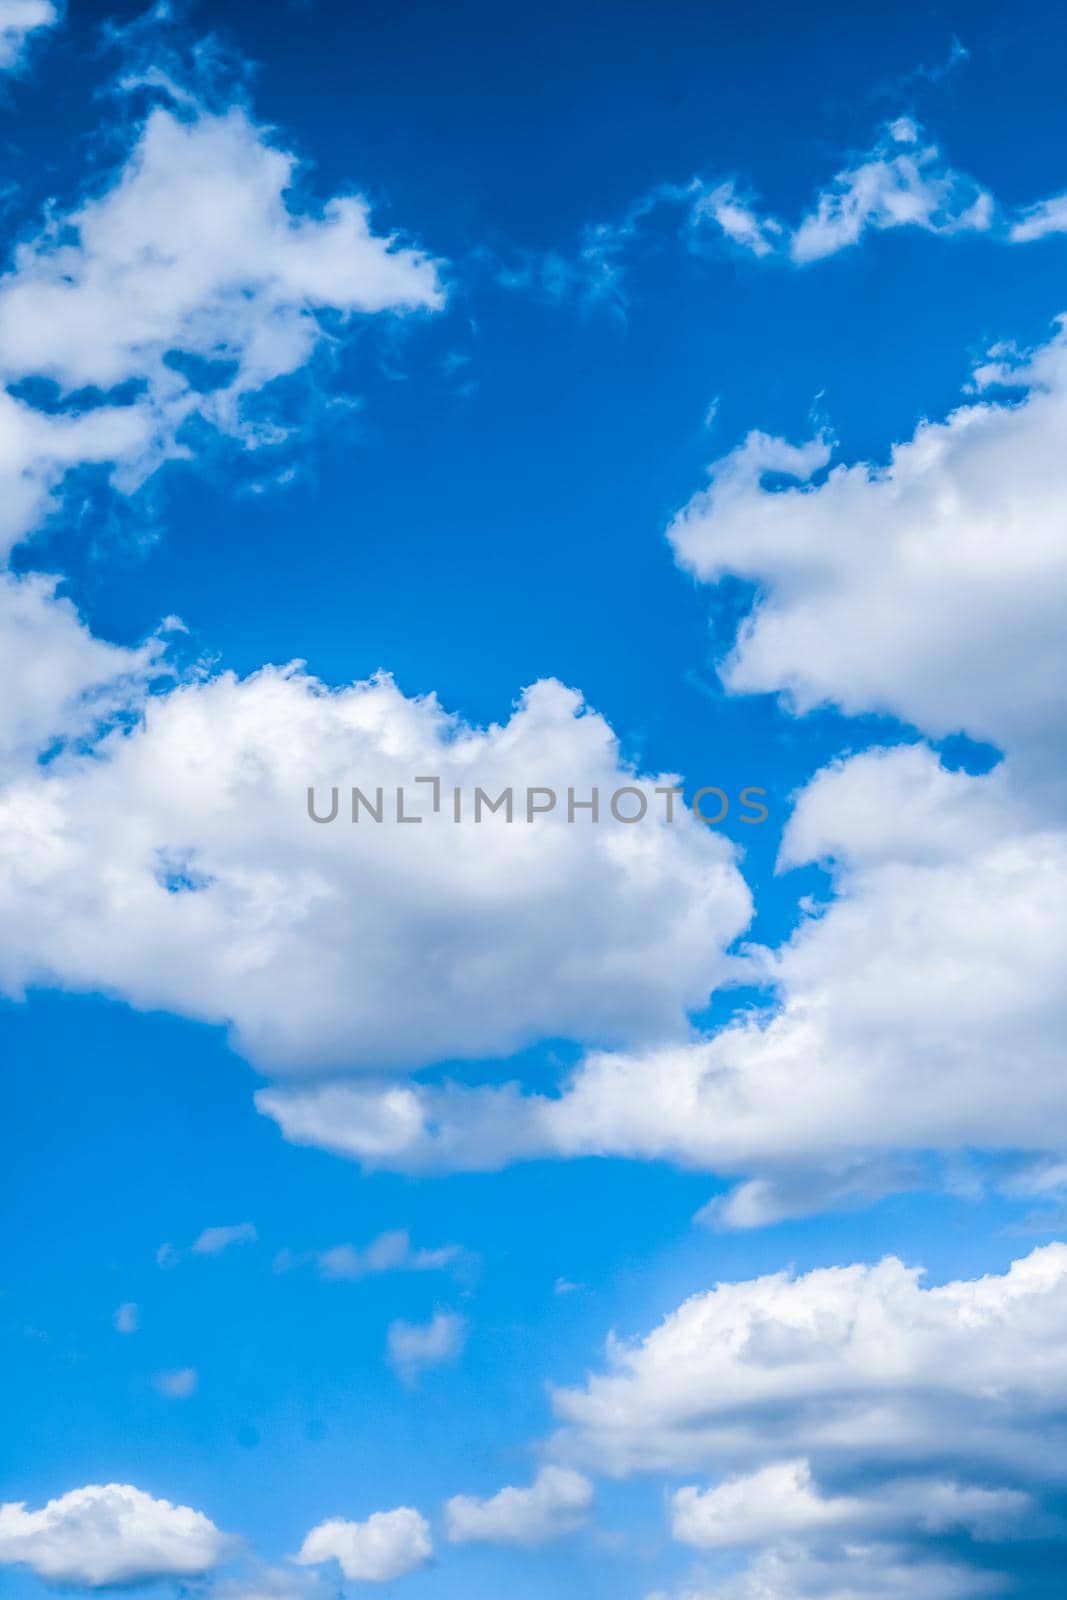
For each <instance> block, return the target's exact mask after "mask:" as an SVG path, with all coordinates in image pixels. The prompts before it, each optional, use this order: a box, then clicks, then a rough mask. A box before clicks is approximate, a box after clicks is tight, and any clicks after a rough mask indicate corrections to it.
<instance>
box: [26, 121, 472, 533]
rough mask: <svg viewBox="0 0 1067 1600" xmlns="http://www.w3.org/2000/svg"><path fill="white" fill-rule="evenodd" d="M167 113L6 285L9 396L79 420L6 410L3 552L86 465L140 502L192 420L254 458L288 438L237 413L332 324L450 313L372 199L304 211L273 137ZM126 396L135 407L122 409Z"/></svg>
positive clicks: (57, 219) (351, 198)
mask: <svg viewBox="0 0 1067 1600" xmlns="http://www.w3.org/2000/svg"><path fill="white" fill-rule="evenodd" d="M175 95H176V103H174V104H165V105H160V106H157V107H156V108H155V109H154V110H152V111H151V113H150V114H149V116H148V118H147V121H146V122H145V124H144V126H143V128H142V129H141V131H140V134H139V136H138V138H137V141H136V143H135V145H134V147H133V148H132V150H131V151H130V152H129V155H128V156H127V159H126V162H125V164H124V165H123V167H122V168H121V169H120V170H119V171H118V172H117V173H116V174H114V176H113V179H112V182H111V184H110V187H107V188H105V189H104V190H103V191H102V192H100V193H97V194H94V195H92V196H91V197H89V198H87V199H84V200H82V201H81V202H80V203H78V204H76V205H74V206H72V207H71V208H70V209H69V210H67V211H62V210H60V209H58V208H57V209H55V210H54V211H52V212H51V213H50V214H49V217H48V219H47V222H46V223H45V225H44V227H43V228H42V230H41V231H40V232H39V233H38V234H37V235H36V237H33V238H30V239H28V240H26V241H24V242H23V243H21V244H19V245H18V246H17V247H16V249H15V252H14V262H13V266H12V268H11V269H10V270H9V271H8V272H7V273H6V274H5V276H4V277H3V278H2V279H0V378H2V379H3V381H4V382H5V383H7V384H11V383H14V382H16V381H18V380H21V379H25V378H28V377H34V378H46V379H50V380H52V381H53V382H54V383H55V384H56V385H57V386H58V388H59V391H60V393H61V395H62V396H63V397H64V398H65V399H66V401H67V405H68V409H67V410H66V411H60V412H58V413H53V412H45V411H40V410H37V409H35V408H34V407H33V406H31V405H29V404H27V403H25V402H24V401H21V400H15V399H14V398H13V397H12V396H10V395H8V394H4V395H3V397H2V401H0V472H2V474H3V477H2V480H0V481H2V482H3V484H4V495H3V502H4V509H3V513H2V520H0V537H2V538H3V539H4V540H5V543H6V544H11V543H14V542H15V541H16V540H18V539H19V538H21V537H23V536H24V535H25V534H27V533H29V532H31V531H32V529H33V527H34V525H35V523H36V522H37V520H38V519H39V518H40V517H41V516H42V515H43V514H44V513H45V511H46V510H47V508H48V506H49V497H50V495H51V493H52V492H53V491H54V490H55V489H56V488H57V487H58V485H59V484H60V483H61V482H62V479H63V477H64V474H65V473H66V471H67V470H68V469H69V468H70V467H72V466H74V465H75V464H77V463H79V462H87V463H108V464H110V465H111V467H112V469H113V472H114V477H115V482H116V484H117V485H118V486H119V487H120V488H122V489H124V490H130V489H133V488H136V487H137V485H138V484H139V483H140V482H142V481H143V479H144V478H145V477H147V476H148V474H149V473H151V472H152V471H153V470H154V469H155V468H156V467H157V466H159V465H160V463H161V462H163V461H165V460H168V459H173V458H179V459H182V458H186V457H188V456H189V455H190V454H191V446H190V444H189V441H188V437H187V432H186V434H183V429H185V430H188V425H189V424H191V423H192V422H193V421H196V420H199V421H200V422H202V423H205V424H207V425H208V426H210V427H212V428H214V429H217V430H218V431H219V432H221V433H223V434H229V435H233V436H236V437H237V438H239V439H241V440H242V441H243V442H244V443H245V444H246V445H249V446H252V447H255V446H257V445H263V444H266V443H269V442H270V441H271V440H272V439H273V438H276V437H277V436H278V428H277V425H276V424H274V423H270V424H266V423H264V422H263V421H262V419H259V420H253V419H252V418H251V417H250V416H249V414H248V413H247V411H246V410H245V402H246V401H247V399H248V398H249V396H251V395H253V394H255V393H258V392H260V391H262V390H263V389H264V388H266V387H267V386H268V385H269V384H271V383H274V382H275V381H277V380H278V379H280V378H284V377H288V376H291V375H292V374H293V373H295V372H297V371H298V370H299V369H300V368H301V367H303V366H305V365H306V364H307V362H308V361H309V360H310V359H311V357H312V355H313V354H314V352H315V350H316V348H317V347H318V346H320V345H321V344H322V342H323V340H324V338H325V337H326V335H325V330H324V326H323V323H322V320H321V317H322V314H323V313H332V314H333V315H334V316H335V317H336V316H339V317H340V318H342V319H347V318H350V317H352V316H354V315H373V314H376V313H382V312H390V313H393V314H396V315H400V314H404V313H408V312H414V311H436V310H439V309H440V307H441V306H442V305H443V304H444V298H445V293H444V288H443V286H442V282H441V279H440V276H439V272H438V268H437V265H436V264H435V263H434V262H433V261H432V260H431V259H430V258H429V257H428V256H426V255H425V254H424V253H423V252H421V251H419V250H416V249H414V248H412V247H410V246H407V245H403V244H401V243H400V242H399V241H398V240H397V239H396V238H394V237H392V236H390V235H385V234H377V233H375V232H374V231H373V229H372V226H371V220H370V211H369V207H368V204H367V202H366V201H365V200H364V199H363V198H362V197H361V196H359V195H351V194H350V195H337V196H334V197H333V198H331V199H329V200H328V201H327V202H326V203H325V205H323V206H321V207H319V208H317V209H314V210H297V209H294V207H293V195H294V191H295V189H296V186H297V182H298V176H299V174H298V164H297V161H296V158H295V157H294V156H293V155H292V154H290V153H289V152H288V151H286V150H284V149H283V148H281V147H280V146H279V145H278V144H277V143H276V142H275V140H274V137H273V134H272V132H271V130H269V129H266V128H263V127H261V126H259V125H257V124H256V123H255V122H253V121H252V119H251V117H250V115H249V113H248V112H247V111H246V110H245V109H244V108H243V107H240V106H231V107H230V108H229V109H228V110H225V111H223V112H221V113H215V112H212V111H209V110H208V109H207V108H206V107H205V106H204V105H202V104H201V103H200V102H198V101H197V100H196V99H195V98H193V97H192V96H190V95H189V94H188V93H185V92H181V93H180V94H179V93H178V92H177V91H175ZM120 385H133V386H134V392H133V395H132V398H126V399H124V400H123V401H121V402H120V401H119V400H117V399H116V398H115V396H114V391H115V390H116V389H117V388H118V387H119V386H120ZM87 393H88V394H89V395H90V396H95V397H96V398H95V399H90V400H89V401H87V400H86V399H85V395H86V394H87Z"/></svg>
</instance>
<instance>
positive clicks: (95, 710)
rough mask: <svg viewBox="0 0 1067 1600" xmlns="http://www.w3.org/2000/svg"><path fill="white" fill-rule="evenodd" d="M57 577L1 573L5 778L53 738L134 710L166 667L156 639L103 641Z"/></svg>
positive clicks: (1, 765)
mask: <svg viewBox="0 0 1067 1600" xmlns="http://www.w3.org/2000/svg"><path fill="white" fill-rule="evenodd" d="M57 583H58V580H57V579H56V578H50V577H44V576H42V575H41V574H39V573H30V574H28V575H26V576H25V577H15V576H14V575H12V574H10V573H3V572H0V681H2V682H3V683H4V685H5V691H6V692H5V694H4V696H3V698H2V700H0V782H2V780H3V778H4V777H5V776H9V775H13V774H16V773H18V771H19V770H20V769H22V768H24V767H26V766H27V765H30V764H32V763H33V762H34V761H35V760H36V757H37V755H38V754H39V753H40V752H43V751H46V750H47V749H48V748H49V746H50V745H51V744H52V743H53V741H62V740H67V741H71V740H79V739H83V738H85V737H87V736H89V735H91V734H93V733H94V732H96V731H97V730H98V729H99V728H101V727H102V726H105V725H106V724H107V723H108V722H109V721H111V720H112V719H113V718H114V717H116V716H117V715H120V714H122V713H123V712H130V711H134V710H135V709H136V707H137V706H139V704H140V702H141V700H142V699H143V696H144V693H145V685H146V682H147V680H148V679H149V678H150V677H151V676H152V674H153V673H154V672H155V673H158V672H159V670H160V667H161V661H160V646H159V644H158V641H152V642H150V643H149V644H147V645H143V646H140V647H139V648H137V649H133V650H129V649H123V648H120V647H119V646H116V645H111V644H105V643H104V642H103V640H101V639H96V638H94V637H93V635H92V634H91V633H90V632H89V630H88V628H86V626H85V625H84V623H83V622H82V621H81V619H80V618H79V616H78V614H77V612H76V611H75V609H74V607H73V605H72V604H71V603H70V601H69V600H65V599H57V598H56V587H57Z"/></svg>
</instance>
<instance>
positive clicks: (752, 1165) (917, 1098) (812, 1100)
mask: <svg viewBox="0 0 1067 1600" xmlns="http://www.w3.org/2000/svg"><path fill="white" fill-rule="evenodd" d="M813 860H814V861H828V862H830V863H832V867H833V875H834V887H835V890H836V895H835V898H834V899H833V901H832V902H831V904H830V905H829V906H828V907H820V906H812V907H811V908H810V909H809V911H808V913H807V914H806V915H805V916H804V918H803V920H802V922H801V925H800V927H799V928H798V930H797V932H796V934H795V935H794V937H793V938H792V939H791V940H790V941H789V942H788V943H787V944H786V945H784V946H783V947H781V948H780V949H778V950H775V951H771V950H764V951H758V950H754V951H751V952H750V954H749V957H748V959H749V962H750V966H751V970H752V972H753V976H755V977H758V978H760V979H761V980H763V981H766V982H768V983H769V984H770V985H772V987H773V991H774V994H775V998H776V1004H775V1005H774V1006H772V1007H771V1008H770V1009H767V1010H763V1011H758V1012H754V1013H748V1014H742V1015H741V1016H740V1017H739V1018H738V1019H737V1020H736V1021H735V1022H734V1023H732V1024H731V1025H729V1026H727V1027H725V1028H723V1029H721V1030H720V1031H719V1032H717V1033H715V1034H712V1035H711V1036H709V1037H707V1038H705V1039H702V1040H700V1041H698V1042H690V1041H685V1042H681V1043H679V1044H677V1045H672V1046H669V1047H656V1048H652V1049H650V1050H647V1051H642V1052H637V1053H631V1054H622V1053H613V1052H597V1053H595V1054H592V1055H590V1056H588V1057H586V1058H585V1059H584V1060H583V1061H582V1062H581V1063H580V1064H579V1065H578V1067H577V1068H576V1069H575V1070H574V1071H573V1072H572V1073H571V1075H570V1076H569V1077H568V1078H567V1079H566V1080H565V1081H564V1083H563V1084H562V1085H561V1088H560V1090H559V1092H558V1093H556V1094H552V1095H524V1094H523V1093H522V1092H521V1090H520V1089H519V1088H518V1086H516V1085H503V1086H500V1085H497V1086H492V1087H483V1088H478V1089H467V1088H463V1087H461V1086H459V1085H455V1084H453V1085H448V1084H446V1085H443V1086H435V1087H422V1086H410V1087H395V1088H393V1089H391V1090H388V1091H384V1092H383V1091H377V1090H374V1089H359V1088H356V1087H349V1088H346V1087H344V1086H336V1085H334V1086H328V1087H325V1088H323V1087H313V1088H311V1089H307V1090H304V1089H300V1088H296V1089H292V1090H275V1091H264V1092H262V1093H261V1094H260V1096H259V1105H260V1109H261V1110H263V1111H265V1112H268V1113H269V1114H270V1115H272V1116H274V1117H276V1118H277V1120H278V1121H279V1122H280V1124H281V1126H282V1128H283V1130H284V1131H285V1132H286V1134H287V1136H288V1137H289V1138H292V1139H295V1140H298V1141H301V1142H309V1143H319V1144H323V1145H325V1146H326V1147H327V1148H331V1149H334V1150H338V1151H340V1152H342V1153H346V1154H349V1155H353V1156H356V1157H358V1158H361V1159H363V1160H364V1161H366V1162H367V1163H368V1164H369V1165H372V1166H373V1165H390V1166H396V1167H400V1168H409V1169H419V1168H422V1169H432V1168H434V1167H450V1168H492V1167H494V1166H499V1165H502V1164H504V1163H505V1162H507V1161H511V1160H516V1159H523V1158H533V1157H539V1156H546V1155H555V1156H565V1157H576V1156H583V1155H602V1154H610V1155H622V1156H630V1157H634V1158H638V1159H646V1160H653V1159H668V1160H671V1161H675V1162H677V1163H679V1164H681V1165H684V1166H690V1167H695V1168H701V1169H704V1170H708V1171H714V1172H718V1173H721V1174H737V1175H739V1176H741V1177H743V1178H745V1179H746V1181H745V1182H744V1183H743V1184H742V1186H741V1187H740V1188H739V1189H738V1190H736V1191H735V1192H734V1194H733V1195H732V1196H731V1197H730V1198H729V1200H728V1201H726V1202H725V1203H720V1204H719V1206H718V1207H717V1210H716V1213H715V1219H716V1220H719V1221H724V1222H727V1223H730V1224H734V1225H742V1226H745V1225H748V1226H751V1225H755V1224H759V1223H763V1222H767V1221H770V1220H773V1219H774V1218H775V1217H776V1216H782V1215H788V1214H790V1213H795V1212H798V1211H805V1210H809V1209H811V1208H812V1207H813V1206H816V1205H818V1204H821V1203H825V1202H827V1201H828V1200H833V1199H835V1198H843V1197H845V1196H847V1195H849V1194H850V1193H863V1192H870V1191H871V1190H872V1189H873V1190H875V1191H876V1190H877V1189H878V1188H879V1187H884V1186H885V1185H887V1184H893V1183H898V1182H901V1181H908V1179H909V1176H912V1174H910V1173H909V1169H908V1165H907V1162H908V1160H909V1159H911V1156H910V1155H909V1153H911V1155H914V1153H915V1152H923V1151H938V1150H940V1151H944V1150H960V1149H965V1148H972V1147H978V1148H985V1149H990V1150H992V1149H999V1150H1004V1149H1015V1150H1021V1151H1032V1152H1041V1151H1044V1152H1048V1153H1050V1154H1051V1153H1054V1152H1056V1151H1060V1150H1062V1147H1063V1134H1062V1129H1063V1125H1064V1118H1065V1116H1067V1089H1065V1086H1064V1075H1063V1072H1062V1041H1063V1038H1064V1036H1065V1034H1067V999H1065V995H1064V989H1063V984H1062V981H1061V974H1062V972H1063V970H1064V968H1065V966H1067V933H1065V930H1064V927H1063V918H1062V915H1061V911H1060V907H1061V906H1062V904H1063V901H1064V897H1065V894H1067V836H1065V835H1064V833H1063V831H1062V830H1059V829H1056V828H1055V827H1052V826H1050V825H1049V824H1048V822H1047V821H1046V820H1045V818H1044V816H1043V815H1042V814H1041V812H1040V810H1038V811H1037V812H1034V811H1033V810H1032V809H1031V808H1030V807H1029V805H1028V804H1027V803H1025V802H1024V801H1021V800H1019V799H1018V798H1017V797H1016V796H1015V794H1014V792H1013V789H1012V785H1011V783H1010V781H1009V775H1008V774H1007V773H1006V772H1005V771H1003V770H998V772H996V773H994V774H992V775H990V776H988V777H971V776H968V775H967V774H966V773H962V772H949V771H947V770H946V769H945V768H944V767H943V766H942V765H941V763H940V762H939V761H938V759H937V757H936V756H935V755H934V754H933V752H931V751H930V750H928V749H927V748H925V747H924V746H918V745H917V746H904V747H900V748H897V749H894V750H889V751H871V752H867V753H866V754H864V755H862V756H858V757H853V758H851V759H850V760H848V761H846V762H844V763H841V764H839V765H836V766H833V767H831V768H829V769H827V770H826V771H825V772H823V773H822V774H820V775H819V776H818V777H817V778H816V779H815V780H814V781H813V783H812V784H811V785H810V786H809V787H808V789H807V790H806V791H805V792H804V793H803V794H802V795H801V797H800V798H799V801H798V803H797V806H796V809H795V812H794V815H793V818H792V820H791V822H790V824H789V827H788V828H787V831H786V834H785V838H784V842H783V848H782V864H783V866H785V865H790V866H792V865H799V864H802V863H805V862H808V861H813ZM901 1162H903V1163H904V1166H903V1169H902V1167H901Z"/></svg>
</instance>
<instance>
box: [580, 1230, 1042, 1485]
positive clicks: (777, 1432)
mask: <svg viewBox="0 0 1067 1600" xmlns="http://www.w3.org/2000/svg"><path fill="white" fill-rule="evenodd" d="M608 1359H609V1363H610V1370H609V1372H607V1373H603V1374H595V1375H593V1376H591V1377H590V1378H589V1379H588V1381H587V1382H586V1384H585V1385H584V1386H583V1387H581V1388H571V1389H561V1390H558V1391H557V1392H556V1394H555V1396H554V1404H555V1409H556V1411H557V1414H558V1415H559V1417H560V1419H561V1421H562V1423H563V1425H564V1426H563V1431H562V1433H561V1435H560V1436H559V1438H558V1440H557V1444H558V1447H559V1448H560V1449H561V1450H565V1451H567V1452H568V1453H571V1454H573V1455H575V1456H576V1457H578V1458H580V1459H582V1460H587V1461H590V1462H592V1463H594V1464H595V1465H597V1466H598V1467H600V1468H601V1469H603V1470H605V1471H608V1472H613V1473H629V1472H633V1471H637V1470H654V1469H660V1470H668V1471H669V1470H676V1469H682V1470H684V1469H687V1468H693V1467H695V1466H701V1465H708V1464H712V1463H714V1464H717V1465H726V1466H731V1465H736V1464H739V1463H744V1464H748V1463H752V1462H753V1461H755V1462H757V1463H758V1462H759V1460H760V1458H761V1457H762V1458H763V1460H764V1461H767V1459H768V1458H770V1460H781V1459H782V1458H784V1457H799V1456H803V1457H804V1458H806V1459H812V1458H815V1457H818V1458H819V1460H820V1461H822V1462H830V1463H834V1464H835V1465H836V1466H837V1467H838V1468H840V1467H841V1466H842V1465H843V1464H845V1465H847V1464H848V1463H849V1462H857V1461H858V1462H862V1463H864V1464H866V1466H868V1467H869V1468H870V1469H871V1470H872V1471H873V1469H874V1466H875V1464H876V1463H879V1462H881V1463H883V1464H884V1466H885V1467H886V1468H887V1469H891V1472H892V1474H893V1475H897V1476H899V1475H900V1473H901V1472H902V1471H907V1474H908V1476H912V1475H913V1469H914V1464H915V1463H917V1462H918V1463H920V1464H921V1463H924V1462H925V1461H926V1460H927V1459H928V1458H929V1457H930V1456H931V1455H933V1454H937V1455H940V1456H941V1457H942V1458H949V1457H955V1458H956V1459H965V1460H966V1462H967V1464H968V1468H969V1470H970V1472H971V1473H975V1474H977V1473H981V1472H983V1471H996V1470H998V1469H999V1470H1001V1471H1021V1472H1027V1471H1034V1472H1037V1473H1038V1474H1044V1473H1047V1472H1048V1471H1049V1466H1048V1463H1049V1462H1050V1460H1054V1459H1055V1452H1054V1451H1050V1448H1049V1446H1050V1441H1052V1440H1054V1439H1059V1438H1061V1437H1062V1436H1063V1407H1062V1394H1063V1385H1064V1380H1065V1378H1067V1245H1064V1244H1052V1245H1047V1246H1045V1247H1043V1248H1041V1249H1037V1250H1034V1251H1033V1252H1032V1253H1031V1254H1030V1255H1028V1256H1026V1257H1024V1258H1022V1259H1021V1260H1018V1261H1015V1262H1013V1263H1012V1265H1011V1267H1010V1269H1009V1270H1008V1271H1007V1272H1006V1273H1004V1274H1003V1275H992V1276H989V1277H985V1278H979V1279H975V1280H961V1281H958V1282H951V1283H946V1284H943V1285H940V1286H937V1287H934V1288H930V1289H926V1288H923V1286H922V1283H921V1273H920V1272H919V1271H918V1270H916V1269H915V1268H911V1267H906V1266H905V1265H904V1264H903V1263H902V1262H901V1261H899V1260H897V1259H895V1258H894V1257H888V1258H886V1259H885V1260H883V1261H881V1262H879V1263H878V1264H877V1265H875V1266H850V1267H830V1268H820V1269H817V1270H815V1271H812V1272H809V1273H806V1274H804V1275H802V1276H793V1275H791V1274H788V1273H777V1274H775V1275H773V1276H770V1277H764V1278H757V1279H753V1280H750V1281H748V1282H740V1283H723V1284H719V1285H718V1287H717V1288H715V1289H712V1290H709V1291H707V1292H706V1293H702V1294H696V1295H694V1296H693V1297H692V1298H691V1299H689V1300H687V1301H686V1302H685V1303H684V1304H683V1305H682V1306H680V1307H679V1308H678V1310H676V1311H674V1312H672V1313H671V1314H670V1315H669V1316H667V1317H666V1318H665V1319H664V1320H663V1322H662V1323H661V1324H660V1325H659V1326H658V1327H657V1328H655V1329H654V1330H653V1331H652V1332H651V1333H650V1334H648V1335H647V1336H646V1337H645V1338H644V1339H641V1340H638V1341H637V1342H635V1343H633V1344H621V1343H619V1342H618V1341H612V1342H611V1344H610V1345H609V1349H608ZM1039 1441H1040V1442H1039ZM764 1488H766V1485H764ZM779 1488H780V1486H779ZM794 1503H795V1500H794Z"/></svg>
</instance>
